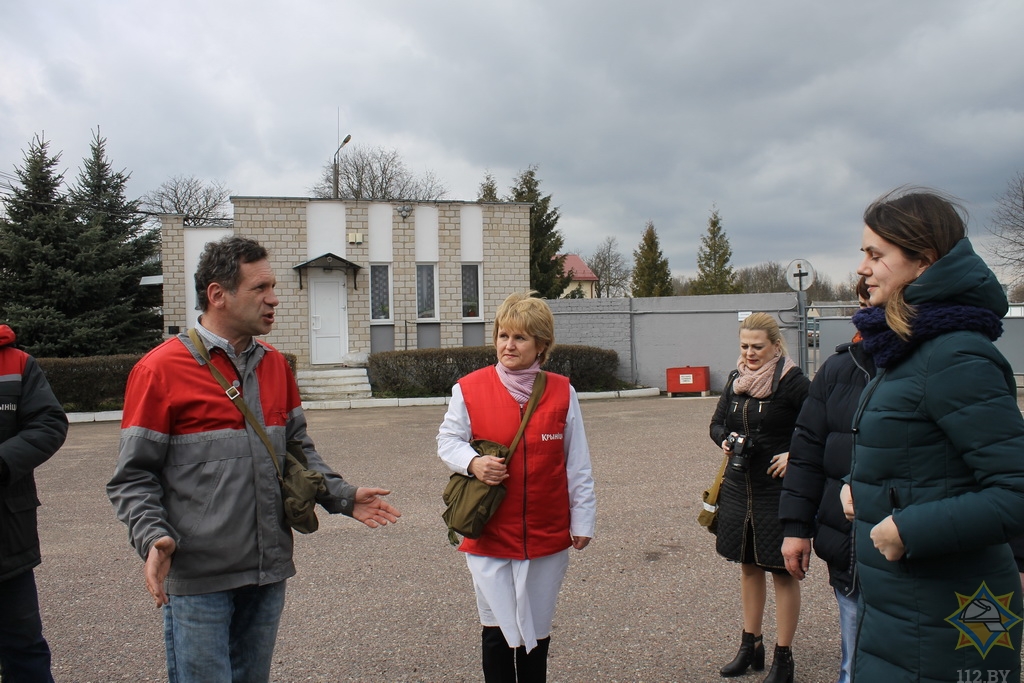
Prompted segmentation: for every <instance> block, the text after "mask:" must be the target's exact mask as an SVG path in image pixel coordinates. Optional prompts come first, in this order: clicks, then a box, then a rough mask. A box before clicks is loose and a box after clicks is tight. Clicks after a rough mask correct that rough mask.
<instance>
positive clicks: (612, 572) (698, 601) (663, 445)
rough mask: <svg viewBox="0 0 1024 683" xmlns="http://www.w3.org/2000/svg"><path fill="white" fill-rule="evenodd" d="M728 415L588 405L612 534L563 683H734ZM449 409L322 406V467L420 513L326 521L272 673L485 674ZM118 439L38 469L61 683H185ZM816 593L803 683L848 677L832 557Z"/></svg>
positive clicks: (643, 402) (555, 651) (566, 595)
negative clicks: (704, 505)
mask: <svg viewBox="0 0 1024 683" xmlns="http://www.w3.org/2000/svg"><path fill="white" fill-rule="evenodd" d="M714 406H715V399H714V398H682V397H680V398H667V397H655V398H636V399H613V400H594V401H585V402H583V405H582V409H583V415H584V420H585V423H586V429H587V435H588V438H589V441H590V448H591V457H592V460H593V465H594V475H595V479H596V487H597V500H598V530H597V536H596V538H595V540H594V541H593V542H592V543H591V545H590V546H589V547H588V548H586V549H585V550H583V551H581V552H577V551H570V553H571V556H572V557H571V561H570V567H569V572H568V575H567V577H566V580H565V583H564V585H563V587H562V592H561V596H560V598H559V604H558V609H557V611H556V614H555V623H554V630H553V633H552V644H551V653H550V659H549V680H550V681H552V682H559V681H568V682H577V681H601V682H602V683H615V682H636V683H639V682H668V681H721V680H722V679H721V678H720V677H719V675H718V669H719V667H720V666H722V665H723V664H725V663H726V662H728V661H729V660H730V659H731V658H732V656H733V655H734V654H735V652H736V649H737V647H738V645H739V636H740V631H741V620H740V604H739V575H740V573H739V568H738V566H736V565H735V564H731V563H729V562H727V561H725V560H723V559H722V558H720V557H718V556H717V555H716V554H715V552H714V542H713V541H714V539H713V537H712V536H711V535H710V534H708V532H707V531H706V530H704V529H703V528H701V527H700V526H698V525H697V523H696V516H697V513H698V511H699V508H700V503H699V501H700V495H701V492H702V491H703V490H704V488H706V486H707V485H708V484H710V482H711V479H712V478H713V477H714V474H715V472H716V470H717V467H718V465H719V463H720V458H721V451H720V450H719V449H717V448H716V447H715V446H714V444H712V443H711V440H710V438H709V436H708V423H709V421H710V418H711V414H712V412H713V410H714ZM443 415H444V407H443V406H421V407H402V408H373V409H353V410H333V411H309V412H308V413H307V416H308V419H309V428H310V433H311V435H312V436H313V438H314V440H315V441H316V443H317V446H318V450H319V451H320V453H321V454H322V455H323V456H324V459H325V460H326V461H327V462H328V463H329V464H330V465H331V466H333V467H334V468H336V469H337V470H338V471H339V472H341V473H342V474H343V475H344V476H345V477H346V478H347V479H348V480H349V481H351V482H353V483H355V484H358V485H375V486H376V485H379V486H384V487H387V488H391V489H392V491H393V492H392V494H391V495H390V496H389V499H390V501H391V502H392V503H393V504H394V505H395V506H397V507H398V508H399V509H400V510H401V511H402V515H403V516H402V518H401V520H400V521H399V523H398V524H397V525H394V526H388V527H386V528H383V529H377V530H371V529H368V528H366V527H364V526H362V525H361V524H358V523H356V522H354V521H353V520H351V519H349V518H345V517H342V516H330V515H327V514H326V513H325V512H324V511H323V510H321V511H320V513H321V514H320V519H321V526H320V530H319V531H318V532H316V533H315V534H313V535H311V536H300V537H298V538H297V539H296V553H295V562H296V565H297V569H298V573H297V575H296V576H295V577H294V578H293V579H291V580H289V582H288V601H287V605H286V607H285V613H284V617H283V619H282V623H281V630H280V634H279V636H278V641H277V647H276V649H275V652H274V665H273V673H272V680H274V681H277V682H282V683H293V682H298V681H361V682H362V681H384V682H397V681H479V680H482V674H481V669H480V626H479V622H478V620H477V616H476V603H475V599H474V596H473V590H472V585H471V580H470V576H469V571H468V569H467V568H466V565H465V561H464V559H463V557H462V554H461V553H459V552H457V551H456V550H455V549H454V548H452V547H451V546H449V545H448V543H447V538H446V529H445V526H444V524H443V523H442V522H441V518H440V514H441V510H442V507H443V505H442V503H441V491H442V490H443V488H444V485H445V483H446V482H447V479H448V475H447V471H446V469H445V467H444V465H443V464H442V463H441V461H440V460H439V459H438V458H437V456H436V452H435V440H434V437H435V435H436V434H437V428H438V425H439V424H440V423H441V419H442V417H443ZM117 440H118V424H117V423H115V422H105V423H82V424H73V425H72V426H71V431H70V433H69V435H68V440H67V443H66V444H65V445H64V447H63V448H62V449H61V450H60V452H59V453H57V455H55V456H54V457H53V458H52V459H51V460H50V461H49V462H48V463H46V464H45V465H44V466H43V467H41V468H40V469H39V470H38V471H37V482H38V485H39V493H40V498H41V500H42V501H43V507H42V508H41V509H40V537H41V541H42V549H43V564H42V566H40V567H39V568H37V569H36V578H37V581H38V584H39V592H40V602H41V607H42V612H43V624H44V629H45V634H46V637H47V639H48V640H49V642H50V646H51V648H52V650H53V672H54V676H55V678H56V680H57V681H58V682H60V683H63V682H75V683H87V682H91V683H101V682H106V681H165V680H167V675H166V672H165V665H164V645H163V630H162V620H161V613H160V611H159V610H158V609H157V608H156V607H155V606H154V605H153V602H152V598H151V597H150V596H149V594H148V593H147V592H146V589H145V585H144V582H143V577H142V561H141V560H140V558H139V557H138V556H137V555H136V554H135V552H134V551H133V550H132V549H131V547H130V546H129V544H128V541H127V532H126V529H125V527H124V526H123V525H122V524H121V523H120V522H119V521H117V519H116V518H115V517H114V513H113V510H112V508H111V506H110V503H109V502H108V501H107V497H106V493H105V490H104V486H105V484H106V482H107V480H108V479H109V477H110V475H111V474H112V472H113V468H114V463H115V460H116V457H117ZM802 586H803V607H802V612H801V618H800V628H799V631H798V633H797V639H796V642H795V643H794V649H793V652H794V659H795V661H796V680H797V681H801V682H803V683H829V682H831V681H834V680H835V678H836V674H837V671H838V667H839V656H840V645H839V626H838V613H837V608H836V604H835V599H834V597H833V595H832V592H831V588H830V587H829V585H828V578H827V573H826V570H825V566H824V564H823V563H822V562H821V561H820V560H818V559H817V558H814V560H813V561H812V564H811V569H810V572H809V575H808V577H807V579H806V580H804V582H803V584H802ZM768 595H769V602H768V608H767V614H766V618H765V635H764V641H765V644H766V647H767V648H768V659H769V664H770V660H771V649H772V647H773V645H774V643H775V629H774V606H773V601H772V591H771V589H769V591H768ZM763 676H764V674H763V673H759V674H748V675H747V676H745V677H743V678H740V679H736V680H740V681H743V680H747V681H758V682H760V681H761V679H762V678H763Z"/></svg>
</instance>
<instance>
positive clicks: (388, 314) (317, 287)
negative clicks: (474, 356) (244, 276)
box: [161, 197, 530, 370]
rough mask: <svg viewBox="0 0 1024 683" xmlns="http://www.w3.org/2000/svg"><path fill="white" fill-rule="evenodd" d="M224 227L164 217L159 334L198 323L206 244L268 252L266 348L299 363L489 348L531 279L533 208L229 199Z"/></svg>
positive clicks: (351, 362)
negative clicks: (249, 245)
mask: <svg viewBox="0 0 1024 683" xmlns="http://www.w3.org/2000/svg"><path fill="white" fill-rule="evenodd" d="M231 202H232V204H233V205H234V221H233V224H232V225H231V227H184V226H183V224H182V218H181V216H173V215H169V216H163V217H162V218H161V232H162V239H163V272H164V276H163V288H164V306H163V313H164V324H165V325H166V326H167V327H166V330H165V331H166V332H168V333H173V332H174V331H175V330H176V329H184V328H185V327H187V326H191V325H193V324H195V321H196V319H197V317H198V311H196V310H195V303H196V296H195V285H194V281H193V274H194V273H195V269H196V264H197V262H198V259H199V254H200V253H201V252H202V249H203V246H204V245H205V244H206V243H207V242H209V241H212V240H217V239H220V238H221V237H223V236H225V235H229V234H237V235H240V236H245V237H251V238H253V239H255V240H258V241H259V242H260V243H261V244H263V245H264V246H265V247H266V248H267V249H268V250H269V252H270V262H271V264H272V265H273V267H274V271H275V274H276V275H277V282H278V286H277V293H278V296H279V297H280V299H281V305H280V306H278V310H277V322H276V323H275V325H274V330H273V332H271V334H269V335H267V337H266V339H267V341H268V342H269V343H271V344H273V345H274V346H275V347H277V348H278V349H280V350H281V351H286V352H289V353H293V354H295V356H296V358H297V360H298V368H299V369H300V370H302V369H321V368H330V367H332V366H333V367H340V366H361V365H365V363H366V357H367V355H368V354H370V353H373V352H376V351H390V350H403V349H422V348H437V347H461V346H476V345H481V344H489V343H490V339H491V333H492V330H491V329H490V326H491V320H493V317H494V311H495V309H496V308H497V306H498V305H499V304H500V303H501V302H502V301H503V300H504V299H505V297H506V296H508V294H510V293H511V292H513V291H524V290H526V289H528V288H529V281H530V204H525V203H506V202H501V203H478V202H456V201H431V202H404V201H396V202H370V201H349V200H325V199H308V198H277V197H232V198H231Z"/></svg>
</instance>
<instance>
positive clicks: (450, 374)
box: [367, 344, 624, 398]
mask: <svg viewBox="0 0 1024 683" xmlns="http://www.w3.org/2000/svg"><path fill="white" fill-rule="evenodd" d="M495 362H497V358H496V356H495V351H494V347H493V346H473V347H464V348H452V349H417V350H413V351H383V352H380V353H374V354H371V355H370V358H369V367H368V368H367V370H368V374H369V378H370V386H371V387H372V389H373V395H374V396H376V397H382V398H383V397H387V398H393V397H397V398H412V397H422V396H449V395H451V393H452V385H454V384H455V383H456V382H458V381H459V379H460V378H462V377H463V376H465V375H467V374H469V373H470V372H473V371H474V370H478V369H480V368H482V367H485V366H488V365H494V363H495ZM618 367H619V355H618V354H617V353H616V352H615V351H608V350H606V349H598V348H595V347H593V346H577V345H569V344H566V345H560V346H556V347H555V349H554V351H553V352H552V353H551V358H550V359H549V360H548V362H547V363H545V364H544V369H545V370H550V371H551V372H557V373H558V374H560V375H565V376H567V377H568V378H569V380H570V381H571V382H572V385H573V386H574V387H576V390H577V391H613V390H616V389H620V388H622V387H623V385H624V383H623V382H621V381H620V380H619V379H618V378H617V377H616V376H615V371H616V370H617V369H618Z"/></svg>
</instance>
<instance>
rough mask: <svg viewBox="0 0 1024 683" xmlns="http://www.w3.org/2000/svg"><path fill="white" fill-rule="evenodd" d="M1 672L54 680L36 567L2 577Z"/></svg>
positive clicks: (6, 676)
mask: <svg viewBox="0 0 1024 683" xmlns="http://www.w3.org/2000/svg"><path fill="white" fill-rule="evenodd" d="M0 605H2V607H0V672H2V676H0V677H2V678H3V680H5V681H26V682H29V683H53V676H51V675H50V646H49V645H47V644H46V639H45V638H43V622H42V619H40V617H39V595H38V593H37V592H36V576H35V573H34V572H32V570H29V571H27V572H22V573H21V574H18V575H17V576H15V577H14V578H10V579H7V580H6V581H0Z"/></svg>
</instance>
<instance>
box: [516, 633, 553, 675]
mask: <svg viewBox="0 0 1024 683" xmlns="http://www.w3.org/2000/svg"><path fill="white" fill-rule="evenodd" d="M550 645H551V637H550V636H549V637H547V638H541V639H540V640H538V641H537V647H535V648H533V649H532V650H530V652H529V654H527V652H526V648H525V647H517V648H516V672H517V673H518V676H519V683H546V681H547V680H548V647H549V646H550Z"/></svg>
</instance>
